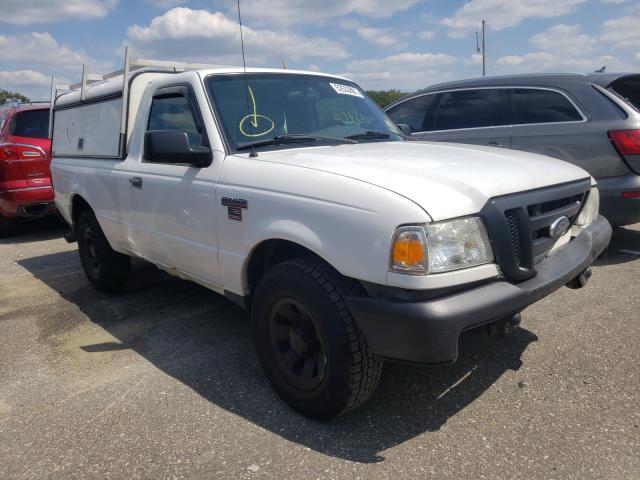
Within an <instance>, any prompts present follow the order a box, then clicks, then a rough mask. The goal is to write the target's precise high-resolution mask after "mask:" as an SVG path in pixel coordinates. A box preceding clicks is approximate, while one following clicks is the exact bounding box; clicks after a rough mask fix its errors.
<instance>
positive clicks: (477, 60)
mask: <svg viewBox="0 0 640 480" xmlns="http://www.w3.org/2000/svg"><path fill="white" fill-rule="evenodd" d="M464 64H465V65H481V64H482V55H481V54H480V53H474V54H473V55H471V56H470V57H469V58H466V59H465V60H464Z"/></svg>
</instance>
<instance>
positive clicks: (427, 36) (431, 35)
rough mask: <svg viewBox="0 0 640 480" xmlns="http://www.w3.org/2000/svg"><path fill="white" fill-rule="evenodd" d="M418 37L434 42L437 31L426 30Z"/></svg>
mask: <svg viewBox="0 0 640 480" xmlns="http://www.w3.org/2000/svg"><path fill="white" fill-rule="evenodd" d="M418 36H419V37H420V38H422V39H424V40H433V39H434V38H435V36H436V31H435V30H424V31H423V32H420V33H418Z"/></svg>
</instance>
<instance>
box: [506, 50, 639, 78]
mask: <svg viewBox="0 0 640 480" xmlns="http://www.w3.org/2000/svg"><path fill="white" fill-rule="evenodd" d="M603 65H606V66H607V70H608V71H624V70H630V69H632V66H631V65H630V64H629V63H628V62H626V61H624V60H622V59H620V58H618V57H616V56H614V55H599V56H594V57H588V58H587V57H579V56H570V55H564V54H562V53H561V52H560V53H554V52H532V53H527V54H525V55H507V56H504V57H500V58H499V59H498V60H497V61H496V63H495V68H496V70H497V72H498V73H549V72H576V73H589V72H593V71H595V70H597V69H599V68H600V67H602V66H603Z"/></svg>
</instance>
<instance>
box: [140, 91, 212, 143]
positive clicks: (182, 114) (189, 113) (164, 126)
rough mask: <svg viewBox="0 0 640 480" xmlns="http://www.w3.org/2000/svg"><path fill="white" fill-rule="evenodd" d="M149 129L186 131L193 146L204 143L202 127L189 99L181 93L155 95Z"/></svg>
mask: <svg viewBox="0 0 640 480" xmlns="http://www.w3.org/2000/svg"><path fill="white" fill-rule="evenodd" d="M147 130H178V131H181V132H186V133H187V137H189V144H190V145H191V146H192V147H198V146H201V145H202V128H201V127H200V126H199V124H198V122H197V121H196V116H195V114H194V112H193V109H192V108H191V104H190V102H189V99H188V98H187V97H185V96H184V95H181V94H173V95H166V96H165V95H163V96H159V97H154V99H153V102H152V103H151V113H150V114H149V125H148V127H147Z"/></svg>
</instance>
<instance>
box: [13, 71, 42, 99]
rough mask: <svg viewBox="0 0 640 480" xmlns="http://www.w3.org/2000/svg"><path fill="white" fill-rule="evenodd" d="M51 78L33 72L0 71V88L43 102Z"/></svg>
mask: <svg viewBox="0 0 640 480" xmlns="http://www.w3.org/2000/svg"><path fill="white" fill-rule="evenodd" d="M50 86H51V78H49V77H47V76H46V75H43V74H42V73H40V72H36V71H35V70H15V71H7V70H0V88H2V89H4V90H10V91H12V92H18V93H21V94H23V95H26V96H27V97H29V98H30V99H31V100H45V99H46V98H47V97H48V95H47V92H48V91H49V88H50Z"/></svg>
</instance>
